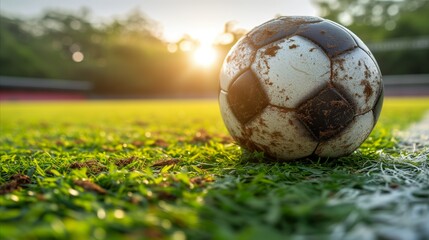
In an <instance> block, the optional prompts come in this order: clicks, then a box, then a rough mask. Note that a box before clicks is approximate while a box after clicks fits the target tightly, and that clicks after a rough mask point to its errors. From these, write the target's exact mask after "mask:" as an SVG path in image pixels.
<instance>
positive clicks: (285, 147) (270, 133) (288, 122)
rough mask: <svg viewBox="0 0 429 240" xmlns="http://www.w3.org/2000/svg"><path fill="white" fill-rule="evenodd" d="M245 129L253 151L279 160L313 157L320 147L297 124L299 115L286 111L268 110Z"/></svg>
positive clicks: (271, 108)
mask: <svg viewBox="0 0 429 240" xmlns="http://www.w3.org/2000/svg"><path fill="white" fill-rule="evenodd" d="M245 129H246V130H245V132H246V135H247V136H246V137H247V138H248V143H247V144H253V146H252V147H256V149H260V150H261V151H264V152H267V153H268V155H270V156H272V157H275V158H279V159H284V160H290V159H297V158H302V157H306V156H309V155H311V154H312V153H313V151H314V150H315V149H316V146H317V144H318V142H317V141H316V140H315V139H314V138H313V137H312V136H311V134H310V133H309V132H308V131H307V130H306V128H305V127H304V125H302V124H301V122H300V121H299V120H297V118H296V113H295V112H293V111H284V110H282V109H279V108H278V107H275V106H268V107H266V108H265V109H264V110H263V112H262V114H261V115H258V116H256V117H255V118H254V119H253V120H252V121H251V122H249V123H248V124H247V125H246V126H245Z"/></svg>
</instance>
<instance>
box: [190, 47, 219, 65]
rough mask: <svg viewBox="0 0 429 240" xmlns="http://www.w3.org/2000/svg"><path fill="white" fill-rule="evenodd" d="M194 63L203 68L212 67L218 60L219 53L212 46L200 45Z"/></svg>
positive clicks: (196, 50) (193, 57)
mask: <svg viewBox="0 0 429 240" xmlns="http://www.w3.org/2000/svg"><path fill="white" fill-rule="evenodd" d="M192 59H193V61H194V63H195V64H196V65H198V66H201V67H210V66H212V65H213V63H215V61H216V59H217V52H216V50H215V49H214V48H213V46H212V45H210V44H202V45H199V46H198V47H197V48H196V49H195V51H194V53H193V55H192Z"/></svg>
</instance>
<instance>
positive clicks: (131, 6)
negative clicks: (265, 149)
mask: <svg viewBox="0 0 429 240" xmlns="http://www.w3.org/2000/svg"><path fill="white" fill-rule="evenodd" d="M82 7H87V8H89V9H90V10H91V16H92V18H93V19H94V21H109V20H112V19H113V18H115V17H121V16H125V15H126V14H127V13H130V12H131V11H133V10H135V9H139V10H140V11H141V12H143V13H145V14H146V15H147V16H148V17H149V18H150V19H152V20H154V21H155V22H157V23H158V24H159V25H160V26H161V32H162V37H163V38H164V39H165V40H167V41H172V42H173V41H177V40H179V39H180V38H181V37H182V36H183V35H184V34H189V35H190V36H192V37H193V38H196V39H198V40H200V41H203V42H204V41H206V42H207V41H210V40H213V39H214V38H215V37H216V35H218V34H220V33H221V32H222V31H223V28H224V24H225V23H226V22H228V21H234V22H235V23H236V26H237V27H238V28H243V29H247V30H250V29H252V28H253V27H255V26H257V25H260V24H261V23H263V22H266V21H268V20H270V19H271V18H273V17H275V16H276V15H317V14H318V12H317V9H316V7H315V5H313V4H312V3H311V0H0V12H1V13H2V14H6V15H8V16H20V17H32V16H37V15H39V14H41V13H42V12H43V10H44V9H60V10H72V11H79V10H80V9H82Z"/></svg>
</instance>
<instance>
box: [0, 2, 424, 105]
mask: <svg viewBox="0 0 429 240" xmlns="http://www.w3.org/2000/svg"><path fill="white" fill-rule="evenodd" d="M313 2H314V3H315V4H316V5H317V6H318V7H319V8H320V12H321V16H322V17H324V18H328V19H331V20H334V21H337V22H340V23H342V24H343V25H346V26H347V27H348V28H350V29H351V30H352V31H353V32H355V33H356V34H357V35H358V36H359V37H360V38H361V39H362V40H363V41H364V42H366V43H374V42H385V41H389V40H390V39H406V40H407V39H408V40H410V39H411V40H412V39H415V38H418V37H426V38H428V36H429V27H428V23H429V1H427V0H407V1H405V0H404V1H400V0H376V1H370V0H313ZM158 29H159V28H158V26H157V24H156V23H155V22H153V21H152V20H150V19H149V18H147V17H146V16H145V15H144V14H142V13H141V12H139V11H134V12H132V13H130V14H128V16H125V17H124V18H123V19H116V20H113V21H111V22H109V23H94V22H92V21H91V20H90V12H89V10H85V9H84V10H83V11H81V12H79V13H67V12H59V11H47V12H45V13H44V14H43V15H42V16H41V17H37V18H34V19H31V20H23V19H19V18H12V17H6V16H0V75H3V76H22V77H37V78H50V79H75V80H86V81H91V82H92V83H93V84H94V93H95V94H99V95H103V96H136V97H141V96H146V97H154V96H170V97H174V96H195V97H197V96H207V95H214V94H215V93H216V90H217V89H218V72H219V69H220V66H221V64H222V60H223V58H224V57H225V55H226V54H227V52H228V50H229V49H230V48H231V46H232V45H233V44H234V43H235V42H236V41H237V40H238V39H239V38H240V37H241V36H243V34H244V33H245V32H243V30H237V29H235V28H234V25H233V24H232V23H227V24H225V31H224V32H223V33H220V35H223V36H227V37H228V38H227V39H229V40H228V41H226V42H225V41H218V42H217V44H216V45H215V47H216V49H217V51H218V58H217V61H216V63H215V64H214V66H212V67H210V68H201V67H200V68H199V67H196V66H195V64H194V63H193V62H192V61H191V59H190V58H191V55H190V54H189V52H186V51H181V50H180V48H177V46H180V44H181V43H183V42H184V41H186V42H187V43H190V44H192V45H194V46H196V45H198V44H199V43H198V42H197V41H196V40H194V39H192V38H191V37H189V36H184V38H183V39H182V40H180V41H179V42H177V43H175V44H174V46H173V47H174V48H171V43H167V42H165V41H163V40H161V39H160V38H159V37H158V35H157V31H158ZM172 49H173V50H174V51H172ZM374 55H375V56H376V58H377V60H378V62H379V65H380V67H381V69H382V72H383V74H385V75H387V74H417V73H429V68H428V67H427V66H429V49H428V48H427V47H426V48H424V49H398V50H395V49H394V50H390V51H374Z"/></svg>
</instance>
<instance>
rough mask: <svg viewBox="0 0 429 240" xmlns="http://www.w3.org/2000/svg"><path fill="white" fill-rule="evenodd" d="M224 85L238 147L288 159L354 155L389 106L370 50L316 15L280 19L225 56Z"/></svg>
mask: <svg viewBox="0 0 429 240" xmlns="http://www.w3.org/2000/svg"><path fill="white" fill-rule="evenodd" d="M220 88H221V90H220V94H219V104H220V109H221V113H222V117H223V120H224V122H225V125H226V127H227V129H228V131H229V132H230V134H231V135H232V137H233V138H234V139H235V140H236V141H237V142H238V144H239V145H241V146H242V147H243V148H244V149H247V150H249V151H262V152H264V154H265V155H266V156H268V157H271V158H274V159H283V160H290V159H298V158H304V157H309V156H320V157H340V156H345V155H348V154H350V153H352V152H353V151H354V150H355V149H357V148H358V147H359V146H360V145H361V144H362V142H363V141H364V140H365V139H366V138H367V137H368V135H369V134H370V132H371V130H372V129H373V127H374V125H375V123H376V122H377V119H378V116H379V114H380V111H381V107H382V104H383V84H382V79H381V72H380V69H379V67H378V65H377V62H376V61H375V59H374V57H373V55H372V54H371V52H370V51H369V49H368V47H367V46H365V44H364V43H363V42H362V41H361V40H360V39H359V38H358V37H357V36H356V35H355V34H353V33H352V32H351V31H349V30H348V29H346V28H345V27H343V26H341V25H339V24H337V23H335V22H332V21H329V20H325V19H322V18H318V17H280V18H276V19H273V20H271V21H268V22H266V23H264V24H262V25H260V26H258V27H256V28H254V29H253V30H252V31H250V32H249V33H248V34H246V36H244V37H243V38H242V39H240V40H239V41H238V42H237V44H235V46H234V47H233V48H232V49H231V51H230V52H229V53H228V55H227V57H226V58H225V61H224V63H223V66H222V69H221V73H220Z"/></svg>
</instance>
